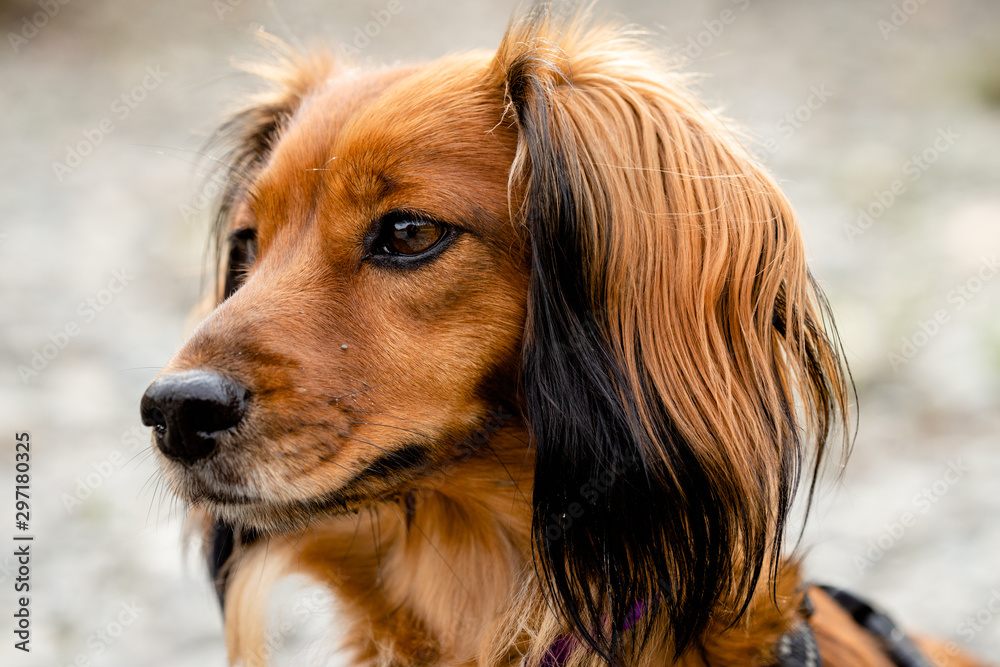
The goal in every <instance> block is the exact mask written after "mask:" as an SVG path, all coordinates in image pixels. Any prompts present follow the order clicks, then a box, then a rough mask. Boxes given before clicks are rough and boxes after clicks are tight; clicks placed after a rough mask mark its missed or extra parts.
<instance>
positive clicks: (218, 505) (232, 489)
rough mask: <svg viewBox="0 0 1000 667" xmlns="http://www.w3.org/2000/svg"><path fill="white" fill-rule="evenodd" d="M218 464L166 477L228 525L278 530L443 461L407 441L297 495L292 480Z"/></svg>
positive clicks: (377, 494) (340, 508) (403, 485)
mask: <svg viewBox="0 0 1000 667" xmlns="http://www.w3.org/2000/svg"><path fill="white" fill-rule="evenodd" d="M205 463H206V464H210V463H212V462H211V461H207V462H205ZM219 467H220V466H217V465H201V466H196V467H184V469H177V468H174V469H173V470H171V471H170V472H169V473H168V478H169V480H170V482H171V485H172V486H173V487H174V490H175V492H176V493H177V494H178V495H179V496H180V497H182V498H183V499H185V500H186V501H187V502H188V503H189V504H191V505H192V506H197V507H201V508H203V509H205V510H207V511H208V512H209V513H211V514H212V515H213V516H215V517H216V518H217V519H220V520H222V521H224V522H226V523H227V524H229V525H232V526H240V527H243V528H249V529H253V530H257V531H261V532H268V533H277V532H288V531H294V530H297V529H301V528H304V527H306V526H308V525H309V524H310V523H312V522H314V521H315V520H316V519H318V518H321V517H324V516H330V515H342V514H350V513H357V512H359V511H361V510H364V509H366V508H368V507H371V506H373V505H376V504H379V503H383V502H386V501H390V500H392V499H395V498H398V497H399V496H400V495H402V494H404V493H406V492H407V490H408V489H410V488H413V487H414V486H416V485H418V484H420V483H421V482H422V481H424V480H426V479H427V478H429V477H431V476H432V475H435V474H439V473H440V472H441V467H442V466H441V462H439V461H436V460H435V457H434V456H433V455H432V449H431V447H430V446H429V445H427V444H424V443H419V444H417V443H411V444H407V445H403V446H401V447H398V448H396V449H395V450H393V451H388V452H385V453H383V454H382V455H380V456H379V457H377V458H375V459H374V460H373V461H371V462H368V463H366V464H364V465H363V466H361V467H360V468H359V469H358V470H357V471H356V472H354V473H353V474H352V475H350V476H349V477H348V479H347V480H346V481H345V482H343V483H340V484H338V485H337V486H335V487H334V488H331V489H329V490H324V491H321V492H319V493H309V492H308V489H304V488H303V489H302V490H304V491H305V492H304V493H302V495H301V496H299V495H298V493H297V489H296V483H295V481H294V480H292V481H289V482H287V483H285V484H280V485H279V486H280V487H283V488H277V489H276V488H274V482H273V481H270V482H268V483H266V482H264V481H263V480H264V479H265V478H266V476H265V474H262V471H260V470H257V471H244V474H243V475H241V476H240V478H239V479H233V478H232V477H231V476H229V475H226V474H219V471H218V468H219ZM247 472H249V473H251V474H249V475H248V474H246V473H247ZM254 472H256V474H253V473H254Z"/></svg>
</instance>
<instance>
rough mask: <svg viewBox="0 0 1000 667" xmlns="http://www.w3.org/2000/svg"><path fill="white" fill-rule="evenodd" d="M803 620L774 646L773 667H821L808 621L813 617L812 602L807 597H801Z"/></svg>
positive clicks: (817, 645)
mask: <svg viewBox="0 0 1000 667" xmlns="http://www.w3.org/2000/svg"><path fill="white" fill-rule="evenodd" d="M799 612H800V613H801V614H802V616H803V619H802V621H800V622H799V623H798V625H796V626H795V627H794V628H792V629H791V630H789V631H788V632H786V633H785V634H783V635H781V639H779V640H778V644H777V646H775V651H774V652H775V654H776V655H777V658H778V662H777V663H775V665H774V667H822V665H823V657H822V656H821V655H820V654H819V644H818V643H817V642H816V635H815V634H813V631H812V627H810V625H809V619H810V618H812V615H813V604H812V600H810V599H809V595H808V594H805V595H803V596H802V606H801V608H800V609H799Z"/></svg>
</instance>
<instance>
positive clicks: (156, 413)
mask: <svg viewBox="0 0 1000 667" xmlns="http://www.w3.org/2000/svg"><path fill="white" fill-rule="evenodd" d="M247 395H248V392H247V390H246V388H245V387H243V386H241V385H239V384H237V383H236V382H234V381H233V380H230V379H229V378H227V377H225V376H224V375H221V374H219V373H214V372H211V371H187V372H184V373H176V374H172V375H164V376H162V377H160V378H157V380H156V381H155V382H153V384H151V385H150V386H149V388H148V389H147V390H146V393H145V394H144V395H143V397H142V403H141V406H140V411H141V413H142V423H143V424H145V425H146V426H152V427H154V433H155V435H156V444H157V446H158V447H159V448H160V450H161V451H162V452H163V453H164V454H166V455H167V456H169V457H170V458H173V459H176V460H178V461H184V462H187V463H193V462H195V461H198V460H199V459H203V458H205V457H207V456H208V455H209V454H211V453H212V452H213V451H214V450H215V446H216V438H217V436H218V435H219V434H220V433H221V432H222V431H226V430H228V429H231V428H234V427H236V426H238V425H239V423H240V422H241V421H242V420H243V415H244V414H245V412H246V399H247Z"/></svg>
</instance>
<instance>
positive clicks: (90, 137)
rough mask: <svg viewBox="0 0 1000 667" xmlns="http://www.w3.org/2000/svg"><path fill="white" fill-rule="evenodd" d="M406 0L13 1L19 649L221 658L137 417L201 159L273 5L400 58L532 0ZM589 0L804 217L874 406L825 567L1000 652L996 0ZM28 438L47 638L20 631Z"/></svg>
mask: <svg viewBox="0 0 1000 667" xmlns="http://www.w3.org/2000/svg"><path fill="white" fill-rule="evenodd" d="M396 1H397V2H398V3H399V4H398V5H394V7H397V8H399V9H400V10H399V11H398V12H397V13H394V14H391V13H389V12H388V11H386V10H387V7H388V5H389V4H390V3H389V2H388V1H387V0H370V1H367V0H366V1H364V2H353V1H352V2H350V3H347V2H333V1H326V2H319V1H312V0H303V1H301V2H280V3H278V2H267V1H265V0H216V1H214V2H213V1H210V0H180V1H175V2H113V1H110V0H88V1H86V2H85V1H84V0H34V1H29V0H24V1H20V0H17V1H13V0H3V1H0V28H2V30H0V41H2V43H0V119H2V120H0V141H2V143H0V146H2V151H3V158H2V159H0V182H2V185H0V211H2V217H0V294H2V299H3V301H2V309H0V321H2V328H0V337H2V338H0V340H2V343H0V406H2V430H0V434H2V436H0V437H2V440H3V442H2V452H3V454H2V455H0V480H2V482H0V488H2V489H3V492H2V494H0V517H3V521H4V522H7V521H8V520H10V524H9V525H8V524H7V523H3V528H2V530H0V617H2V618H3V619H5V620H3V621H2V622H0V637H4V639H3V641H2V645H0V664H4V665H47V666H52V665H59V666H63V665H70V664H74V662H75V664H78V665H85V664H92V665H94V666H111V665H115V666H118V665H121V666H124V665H129V666H134V665H156V666H159V665H198V666H205V665H222V664H223V663H224V649H223V644H222V638H221V624H220V617H219V613H218V610H217V606H216V603H215V600H214V595H213V593H212V592H211V590H210V588H209V586H208V584H207V582H206V578H205V575H204V573H203V571H202V569H201V567H200V565H199V564H198V562H197V558H195V557H194V556H193V555H189V556H188V557H187V558H185V557H184V555H183V553H182V549H181V539H180V533H181V524H180V520H179V518H180V515H179V511H178V510H179V508H178V507H177V506H176V503H174V502H173V501H171V499H170V498H169V496H168V495H166V494H165V493H164V490H163V488H162V485H161V484H160V483H159V482H158V479H157V478H156V476H155V475H154V465H153V461H152V459H151V458H150V457H149V450H148V438H149V434H148V431H147V430H146V429H144V428H142V427H141V425H140V422H139V411H138V405H139V397H140V396H141V394H142V392H143V390H144V388H145V387H146V385H147V384H148V383H149V381H150V380H151V379H152V378H153V376H154V375H155V374H156V373H157V371H158V369H159V368H160V367H161V366H162V365H163V364H164V363H166V361H167V360H168V359H169V357H170V356H171V354H172V352H173V351H174V350H175V349H176V348H177V347H178V346H179V344H180V342H181V340H182V337H183V334H184V331H185V319H186V317H187V315H188V313H189V311H190V310H191V308H192V307H193V306H194V304H195V302H196V300H197V298H198V295H199V289H200V285H201V275H202V270H203V268H204V266H205V264H204V257H205V247H206V238H207V229H208V220H209V217H210V212H211V200H212V197H213V195H214V194H215V193H216V189H217V184H215V183H213V182H212V181H211V180H207V176H208V167H209V166H210V165H211V162H210V161H206V160H205V159H203V158H202V156H201V154H200V153H201V150H202V146H203V145H204V143H205V141H206V140H207V139H208V138H209V137H210V136H211V133H212V131H213V129H214V128H215V127H216V125H217V124H218V123H219V122H220V121H221V120H222V119H224V118H225V115H226V113H227V111H228V110H231V109H232V108H233V105H234V104H235V103H236V102H237V101H238V99H239V97H240V95H241V94H242V93H243V92H245V91H247V90H252V89H253V87H254V82H253V81H252V80H250V79H248V78H247V77H245V76H244V75H240V74H237V73H235V70H234V69H233V67H232V66H231V61H232V59H233V58H234V57H235V58H247V57H249V58H253V57H255V56H257V55H259V54H260V51H259V49H258V46H257V45H256V42H255V39H254V37H253V32H254V31H255V30H258V29H259V28H261V27H263V28H264V29H266V30H267V31H269V32H272V33H274V34H276V35H278V36H279V37H281V38H283V39H284V40H286V41H288V42H290V43H292V44H300V43H315V42H320V41H325V42H327V43H329V44H331V45H332V46H333V47H334V48H343V47H345V46H346V47H349V49H350V50H352V51H355V52H356V54H355V55H356V58H358V59H360V60H362V61H371V62H372V63H383V62H394V61H397V60H404V61H409V60H420V59H429V58H434V57H437V56H439V55H442V54H444V53H447V52H452V51H457V50H463V49H469V48H478V47H484V48H495V46H496V45H497V44H498V42H499V39H500V37H501V35H502V33H503V30H504V27H505V25H506V22H507V19H508V16H509V14H510V12H511V10H512V8H513V3H512V2H510V1H507V0H505V1H502V2H501V1H492V0H491V1H485V0H484V1H479V2H468V3H450V2H445V1H444V0H396ZM597 10H598V12H599V13H605V14H609V15H612V16H621V17H624V18H626V19H627V20H629V21H632V22H635V23H637V24H640V25H642V26H644V27H646V28H648V29H649V30H651V31H653V32H654V33H655V37H654V40H655V41H656V42H657V43H659V44H662V45H663V46H664V47H666V48H669V49H672V50H673V51H674V52H675V53H677V54H678V55H679V56H681V57H683V58H685V59H686V60H687V61H688V65H687V68H688V69H690V70H692V71H695V72H699V73H702V74H704V75H705V76H704V78H703V79H702V80H701V83H700V92H701V94H702V96H703V98H704V99H706V100H707V101H708V102H709V103H710V104H712V105H713V106H716V107H719V108H720V109H722V110H723V112H724V113H725V114H726V115H727V116H728V117H730V118H732V119H734V120H735V121H737V122H738V123H741V124H743V125H744V126H746V127H747V128H748V129H749V136H751V137H752V138H753V139H752V143H751V146H752V150H753V151H754V152H755V153H756V154H757V155H758V157H759V158H760V159H762V160H763V161H765V162H766V164H767V166H768V167H769V168H770V169H771V170H772V171H773V173H774V174H775V175H776V176H777V177H778V178H779V179H780V180H781V182H782V184H783V187H784V188H785V191H786V192H787V193H788V195H789V196H790V198H791V200H792V202H793V204H794V205H795V207H796V208H797V210H798V212H799V214H800V216H801V221H802V225H803V226H804V229H805V235H806V238H807V243H808V248H809V251H810V254H811V256H812V262H813V267H814V270H815V273H816V275H817V276H818V278H819V280H820V281H821V283H822V285H823V286H824V287H825V289H826V292H827V295H828V297H829V299H830V302H831V303H832V306H833V310H834V312H835V314H836V316H837V320H838V323H839V326H840V332H841V335H842V337H843V340H844V345H845V347H846V351H847V356H848V359H849V362H850V365H851V368H852V371H853V373H854V378H855V380H856V382H857V386H858V394H859V403H860V414H859V417H860V421H859V429H858V434H857V442H856V447H855V451H854V455H853V458H852V460H851V465H850V466H849V467H848V468H847V470H846V472H845V474H844V475H843V477H842V478H841V479H840V480H838V479H836V478H835V477H834V476H828V478H827V480H826V481H825V482H824V484H823V486H822V487H821V489H820V492H819V502H818V505H817V507H816V508H815V510H814V512H813V514H812V516H811V518H810V522H809V524H808V527H807V530H806V531H805V534H804V536H803V538H802V541H801V543H800V545H799V548H800V551H801V553H802V554H803V556H804V557H805V568H806V571H807V573H808V575H809V576H810V577H813V578H814V579H817V580H822V581H824V582H829V583H833V584H838V585H843V586H848V587H851V588H854V589H856V590H858V591H860V592H862V593H864V594H866V595H868V596H870V597H871V598H873V599H875V600H877V601H878V602H879V603H880V604H881V605H882V606H883V607H885V608H886V609H887V610H888V611H889V612H891V613H892V614H893V615H895V616H896V617H897V618H898V619H899V620H900V621H902V622H903V623H904V624H905V625H907V626H912V627H919V628H922V629H924V630H927V631H931V632H934V633H936V634H938V635H941V636H943V637H947V638H949V639H951V640H953V641H954V642H955V644H956V645H957V646H961V647H965V648H971V649H972V650H974V651H978V652H979V653H980V654H982V655H984V656H989V657H991V658H993V659H994V660H1000V557H998V556H997V554H1000V520H998V517H1000V496H998V494H997V493H996V489H997V488H998V486H1000V436H998V434H1000V391H998V390H1000V317H998V311H1000V264H998V256H1000V185H998V184H1000V3H998V2H996V0H894V1H893V0H851V1H841V2H800V1H793V0H736V1H733V0H711V1H705V2H689V1H681V0H669V1H668V0H655V1H654V0H629V1H625V0H621V1H614V0H605V1H603V2H601V3H600V4H599V5H598V8H597ZM387 17H388V18H387ZM19 431H29V432H30V433H31V438H32V443H33V451H32V454H33V459H32V501H31V502H32V516H31V532H32V533H33V534H34V535H35V536H36V539H35V542H34V543H33V546H32V549H33V561H32V568H33V569H32V574H31V576H32V582H31V584H32V598H31V613H32V629H33V634H32V644H31V648H32V651H31V653H30V654H23V653H21V652H20V651H15V650H14V649H13V648H12V643H13V641H12V635H11V625H12V618H11V614H12V613H13V611H14V604H15V603H14V593H13V583H14V582H13V577H14V576H16V570H15V567H14V566H15V563H14V559H13V556H12V553H13V547H12V546H11V545H13V542H12V541H11V537H12V535H13V533H14V532H15V530H14V526H13V515H14V508H13V475H14V471H13V465H14V455H13V451H14V447H13V434H14V433H15V432H19ZM88 660H89V661H90V662H89V663H87V662H86V661H88Z"/></svg>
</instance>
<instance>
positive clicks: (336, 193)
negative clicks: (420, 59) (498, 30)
mask: <svg viewBox="0 0 1000 667" xmlns="http://www.w3.org/2000/svg"><path fill="white" fill-rule="evenodd" d="M488 67H489V60H488V58H486V57H484V56H483V54H471V55H465V56H455V57H450V58H447V59H442V60H438V61H434V62H431V63H428V64H425V65H418V66H408V67H401V68H395V69H385V70H375V71H363V70H349V71H344V72H339V73H337V74H335V75H334V76H332V77H331V78H329V79H328V80H326V81H324V82H323V83H322V84H320V85H319V86H317V87H316V88H315V89H314V90H313V91H311V92H310V93H309V94H308V95H307V96H306V97H305V98H304V100H303V102H302V104H301V105H300V107H299V109H298V110H297V111H296V113H295V114H294V115H293V117H292V118H291V119H290V120H289V121H288V123H287V125H286V126H285V128H284V130H283V131H282V132H281V134H280V135H279V138H278V141H277V143H276V145H275V146H274V149H273V152H272V154H271V156H270V159H269V160H268V164H267V166H266V167H265V169H264V170H263V171H262V172H261V174H260V176H259V178H258V179H257V184H256V188H255V189H256V192H257V195H258V196H257V198H256V199H257V200H258V202H259V204H260V205H261V206H263V207H265V208H268V209H271V213H272V214H273V215H272V217H275V216H276V217H279V218H281V219H285V220H287V219H288V215H289V212H290V211H295V210H302V211H303V212H304V211H305V207H308V208H309V209H310V210H313V211H315V210H316V208H317V207H329V208H333V209H336V210H345V209H355V210H360V211H361V213H362V216H361V217H371V216H373V215H377V213H378V212H380V211H381V212H384V211H385V210H386V209H387V208H392V207H393V206H396V207H403V208H412V209H418V210H427V211H428V212H430V213H439V214H441V215H443V216H447V214H448V213H453V214H454V215H455V216H456V217H460V218H463V219H470V218H471V219H479V218H480V217H482V216H483V215H484V211H483V210H482V209H483V207H484V206H487V205H489V206H492V207H494V208H497V204H498V202H499V203H503V204H504V206H503V208H504V210H505V209H506V203H505V202H506V185H507V178H506V174H507V171H508V170H509V167H510V163H511V160H512V159H513V155H514V149H515V145H516V135H515V134H514V132H513V130H512V128H510V127H509V126H508V124H507V123H504V122H502V121H503V120H504V119H503V108H504V107H503V91H502V90H499V89H495V90H494V89H491V88H490V86H489V77H488Z"/></svg>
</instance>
